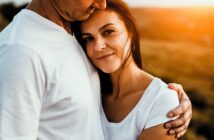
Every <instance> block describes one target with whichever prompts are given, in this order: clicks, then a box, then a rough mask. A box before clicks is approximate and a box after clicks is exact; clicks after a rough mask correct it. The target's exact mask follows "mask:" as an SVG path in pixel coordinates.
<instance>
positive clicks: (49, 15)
mask: <svg viewBox="0 0 214 140" xmlns="http://www.w3.org/2000/svg"><path fill="white" fill-rule="evenodd" d="M47 5H48V6H47ZM27 9H29V10H32V11H34V12H36V13H38V14H39V15H41V16H43V17H44V18H46V19H48V20H50V21H52V22H54V23H56V24H57V25H59V26H61V27H63V28H64V29H65V30H66V31H67V32H68V33H72V31H71V27H70V22H68V21H65V20H64V19H63V18H62V17H61V16H60V14H59V13H58V12H57V10H56V9H55V7H54V6H53V4H52V3H51V2H50V1H49V0H36V1H32V2H31V3H30V4H29V5H28V6H27Z"/></svg>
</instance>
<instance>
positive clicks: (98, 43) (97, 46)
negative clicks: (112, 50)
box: [94, 38, 106, 51]
mask: <svg viewBox="0 0 214 140" xmlns="http://www.w3.org/2000/svg"><path fill="white" fill-rule="evenodd" d="M94 45H95V46H94V49H95V50H96V51H102V50H103V49H104V48H106V43H105V40H104V39H101V38H99V39H97V40H96V42H95V44H94Z"/></svg>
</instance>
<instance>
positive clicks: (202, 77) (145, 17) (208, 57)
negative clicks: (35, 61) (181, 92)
mask: <svg viewBox="0 0 214 140" xmlns="http://www.w3.org/2000/svg"><path fill="white" fill-rule="evenodd" d="M24 6H25V5H23V6H15V5H14V4H12V3H9V4H3V5H0V11H1V12H0V31H1V30H2V29H3V28H4V27H5V26H6V25H7V24H8V23H9V22H10V20H12V18H13V16H14V15H15V14H16V13H17V12H18V11H19V10H20V9H22V8H23V7H24ZM132 12H133V15H134V16H135V18H136V20H137V23H138V25H139V28H140V32H141V54H142V59H143V67H144V70H146V71H147V72H149V73H151V74H153V75H154V76H157V77H160V78H161V79H162V80H164V81H165V82H167V83H169V82H175V83H179V84H182V85H183V88H184V89H185V91H186V92H187V94H188V96H189V97H190V99H191V101H192V105H193V118H192V121H191V123H190V126H189V128H188V132H187V133H186V134H185V136H184V137H182V138H181V140H214V111H213V109H214V94H213V91H214V7H192V8H191V7H188V8H151V7H150V8H132Z"/></svg>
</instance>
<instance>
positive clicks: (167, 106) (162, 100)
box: [144, 87, 179, 129]
mask: <svg viewBox="0 0 214 140" xmlns="http://www.w3.org/2000/svg"><path fill="white" fill-rule="evenodd" d="M162 89H163V90H160V91H159V92H161V93H158V97H157V100H156V101H155V103H154V105H153V106H152V108H151V110H150V113H149V115H148V118H147V120H146V124H145V128H144V129H147V128H150V127H153V126H156V125H159V124H162V123H165V122H168V121H170V120H173V119H175V118H168V117H167V113H168V112H169V111H170V110H172V109H174V108H175V107H177V106H178V105H179V100H178V96H177V93H175V91H172V90H170V89H168V88H167V87H164V88H162Z"/></svg>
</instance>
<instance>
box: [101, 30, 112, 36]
mask: <svg viewBox="0 0 214 140" xmlns="http://www.w3.org/2000/svg"><path fill="white" fill-rule="evenodd" d="M113 32H114V30H106V31H104V33H103V34H104V35H110V34H111V33H113Z"/></svg>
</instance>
